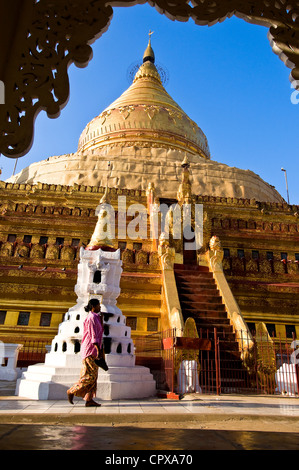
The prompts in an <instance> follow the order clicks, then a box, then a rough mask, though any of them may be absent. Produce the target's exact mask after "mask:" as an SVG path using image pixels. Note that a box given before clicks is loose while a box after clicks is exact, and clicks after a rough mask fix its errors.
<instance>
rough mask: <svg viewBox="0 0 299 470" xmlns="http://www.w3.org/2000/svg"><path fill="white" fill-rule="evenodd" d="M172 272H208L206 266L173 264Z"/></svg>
mask: <svg viewBox="0 0 299 470" xmlns="http://www.w3.org/2000/svg"><path fill="white" fill-rule="evenodd" d="M174 271H197V272H210V270H209V267H208V266H199V265H196V264H195V265H194V264H176V263H175V264H174Z"/></svg>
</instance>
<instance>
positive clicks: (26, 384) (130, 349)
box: [16, 197, 156, 400]
mask: <svg viewBox="0 0 299 470" xmlns="http://www.w3.org/2000/svg"><path fill="white" fill-rule="evenodd" d="M103 201H104V202H103ZM106 206H107V204H106V201H105V197H104V198H103V199H102V201H101V203H100V206H98V222H97V225H96V228H95V231H94V234H93V236H92V239H91V241H90V244H89V245H88V247H87V248H86V249H84V248H81V251H80V262H79V264H78V276H77V284H76V286H75V292H76V294H77V303H76V305H75V306H73V307H72V308H70V309H69V310H68V312H67V313H66V314H65V317H64V321H63V322H62V323H61V324H60V325H59V329H58V333H57V335H56V336H55V338H54V339H53V341H52V345H51V351H50V352H49V353H47V354H46V358H45V363H42V364H34V365H31V366H29V367H28V369H27V371H26V372H23V374H22V376H21V378H20V379H19V380H18V381H17V385H16V395H18V396H21V397H26V398H31V399H36V400H51V399H57V400H58V399H65V400H66V399H67V393H66V392H67V390H68V389H69V388H70V387H71V386H72V385H73V384H74V383H76V382H77V381H78V379H79V375H80V370H81V366H82V357H81V354H80V346H81V339H82V333H83V322H84V320H85V318H86V316H87V312H85V309H84V307H85V306H86V305H87V304H88V301H89V300H90V299H91V298H97V299H99V300H100V302H101V310H102V314H103V316H104V335H103V344H104V347H105V354H106V362H107V365H108V367H109V369H108V371H107V372H105V371H103V370H102V369H100V368H99V374H98V382H97V397H98V398H99V399H101V400H113V399H130V398H146V397H150V396H154V395H155V393H156V383H155V381H154V379H153V376H152V374H151V373H150V370H149V369H148V368H147V367H143V366H136V365H135V354H134V344H133V340H132V339H131V328H130V327H128V326H126V318H125V316H124V315H123V314H122V312H121V310H120V309H119V308H118V307H117V305H116V304H117V297H118V296H119V294H120V277H121V273H122V261H121V259H120V250H113V249H111V248H109V231H108V233H107V234H106V236H105V237H104V240H103V233H102V230H103V225H104V224H105V223H106V220H104V217H103V213H105V215H107V211H106V209H105V207H106ZM103 242H104V243H103Z"/></svg>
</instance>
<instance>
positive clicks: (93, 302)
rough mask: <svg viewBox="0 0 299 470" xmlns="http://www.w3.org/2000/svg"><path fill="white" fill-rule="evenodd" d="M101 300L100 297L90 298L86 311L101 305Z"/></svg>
mask: <svg viewBox="0 0 299 470" xmlns="http://www.w3.org/2000/svg"><path fill="white" fill-rule="evenodd" d="M99 303H100V302H99V300H98V299H90V301H89V302H88V304H87V305H86V307H84V310H85V312H90V311H91V309H92V308H93V307H96V306H97V305H99Z"/></svg>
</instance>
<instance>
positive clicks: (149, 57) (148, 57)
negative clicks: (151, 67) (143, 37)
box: [143, 30, 155, 64]
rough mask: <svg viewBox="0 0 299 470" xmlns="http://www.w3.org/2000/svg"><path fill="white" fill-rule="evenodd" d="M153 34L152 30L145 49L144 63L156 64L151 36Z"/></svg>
mask: <svg viewBox="0 0 299 470" xmlns="http://www.w3.org/2000/svg"><path fill="white" fill-rule="evenodd" d="M153 33H154V31H151V30H150V31H149V33H148V35H149V39H148V45H147V48H146V49H145V51H144V54H143V63H144V62H147V61H149V62H152V64H154V63H155V53H154V51H153V48H152V44H151V36H152V34H153Z"/></svg>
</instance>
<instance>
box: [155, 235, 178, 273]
mask: <svg viewBox="0 0 299 470" xmlns="http://www.w3.org/2000/svg"><path fill="white" fill-rule="evenodd" d="M158 255H159V258H160V262H161V266H162V269H164V270H169V269H173V265H174V258H175V249H174V248H171V247H170V246H169V240H168V239H167V237H166V234H165V233H164V232H162V233H161V235H160V237H159V246H158Z"/></svg>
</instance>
